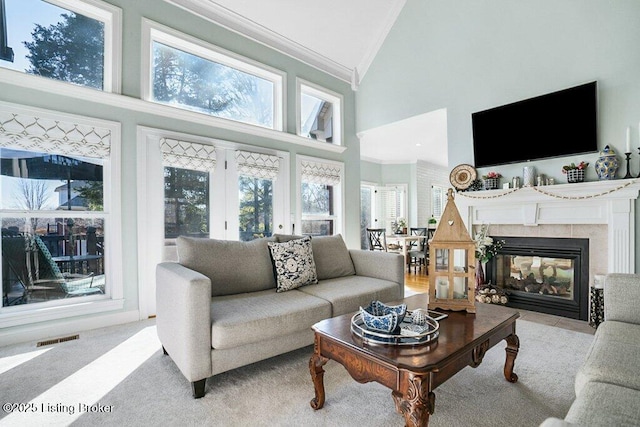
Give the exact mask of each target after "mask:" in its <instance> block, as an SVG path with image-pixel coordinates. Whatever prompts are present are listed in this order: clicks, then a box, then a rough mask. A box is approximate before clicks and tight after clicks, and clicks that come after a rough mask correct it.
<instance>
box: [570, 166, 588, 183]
mask: <svg viewBox="0 0 640 427" xmlns="http://www.w3.org/2000/svg"><path fill="white" fill-rule="evenodd" d="M583 181H584V169H571V170H568V171H567V182H583Z"/></svg>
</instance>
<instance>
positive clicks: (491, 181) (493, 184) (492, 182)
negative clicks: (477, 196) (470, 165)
mask: <svg viewBox="0 0 640 427" xmlns="http://www.w3.org/2000/svg"><path fill="white" fill-rule="evenodd" d="M498 181H499V178H485V179H484V189H485V190H495V189H496V188H498Z"/></svg>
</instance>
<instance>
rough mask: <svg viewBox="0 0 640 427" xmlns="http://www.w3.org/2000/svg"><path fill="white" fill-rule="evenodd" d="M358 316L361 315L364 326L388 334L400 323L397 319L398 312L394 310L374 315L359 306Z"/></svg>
mask: <svg viewBox="0 0 640 427" xmlns="http://www.w3.org/2000/svg"><path fill="white" fill-rule="evenodd" d="M360 316H362V321H363V322H364V324H365V326H366V327H367V328H368V329H370V330H372V331H378V332H385V333H387V334H389V333H391V332H392V331H394V330H395V329H396V328H397V327H398V325H399V324H400V322H399V321H398V313H396V312H395V311H390V312H389V313H388V314H383V315H382V316H376V315H375V314H371V313H369V312H368V311H367V310H365V309H364V308H362V307H360Z"/></svg>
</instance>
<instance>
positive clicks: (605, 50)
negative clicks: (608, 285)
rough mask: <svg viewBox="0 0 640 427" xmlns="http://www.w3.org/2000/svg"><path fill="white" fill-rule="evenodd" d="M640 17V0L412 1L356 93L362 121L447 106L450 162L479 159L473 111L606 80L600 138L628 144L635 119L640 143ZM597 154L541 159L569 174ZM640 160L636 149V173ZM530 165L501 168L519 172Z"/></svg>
mask: <svg viewBox="0 0 640 427" xmlns="http://www.w3.org/2000/svg"><path fill="white" fill-rule="evenodd" d="M639 23H640V1H638V0H562V1H557V0H520V1H512V0H456V1H449V0H429V1H421V0H408V1H407V3H406V5H405V6H404V9H403V10H402V13H401V14H400V16H399V17H398V20H397V21H396V24H395V25H394V27H393V28H392V30H391V32H390V33H389V35H388V37H387V39H386V40H385V42H384V44H383V46H382V48H381V49H380V51H379V53H378V55H377V56H376V58H375V60H374V61H373V63H372V65H371V67H370V68H369V70H368V72H367V73H366V75H365V76H364V78H363V81H362V84H361V86H360V87H359V89H358V92H357V94H356V103H357V106H358V109H357V123H358V129H357V130H358V132H361V131H365V130H368V129H371V128H375V127H378V126H381V125H385V124H388V123H392V122H395V121H398V120H402V119H406V118H408V117H412V116H415V115H418V114H423V113H426V112H429V111H433V110H436V109H439V108H446V109H447V114H448V117H447V134H448V155H449V167H450V168H452V167H453V166H455V165H457V164H460V163H470V164H473V163H474V159H473V142H472V132H471V113H473V112H475V111H480V110H484V109H487V108H491V107H494V106H498V105H502V104H506V103H510V102H514V101H518V100H521V99H525V98H529V97H532V96H536V95H541V94H544V93H548V92H553V91H556V90H559V89H563V88H567V87H571V86H575V85H578V84H582V83H586V82H589V81H594V80H596V81H597V82H598V122H599V123H598V141H599V143H598V144H599V147H600V148H601V149H602V148H604V146H605V145H610V146H612V147H613V148H614V149H615V150H616V151H617V152H618V153H622V152H623V151H624V149H625V141H626V128H627V126H632V129H633V132H632V139H631V141H632V146H633V147H640V139H639V136H638V122H639V121H640V72H639V70H640V49H639V48H638V41H639V40H640V25H639ZM522 131H523V132H526V129H523V130H522ZM500 149H507V150H508V149H513V150H517V149H518V135H517V134H516V135H514V136H513V146H511V147H496V150H500ZM597 157H598V154H597V153H593V154H589V155H582V156H572V157H568V158H560V159H551V160H545V161H534V162H531V165H532V166H535V167H536V168H537V170H538V172H539V173H543V174H545V175H547V176H550V177H553V178H555V179H556V182H566V178H565V176H564V175H562V173H561V167H562V165H563V164H567V163H570V162H576V163H577V162H579V161H581V160H585V161H588V162H590V163H591V165H593V164H594V162H595V160H596V159H597ZM622 158H623V155H622V154H619V159H620V160H622ZM638 162H639V161H638V154H637V151H636V150H635V149H634V155H633V157H632V161H631V172H632V173H633V174H634V175H637V174H638V172H640V169H639V163H638ZM523 165H524V164H522V163H520V164H514V165H505V166H499V167H495V168H491V169H493V170H497V171H499V172H501V173H502V175H504V176H505V177H506V178H507V179H509V180H510V178H511V177H512V176H522V167H523ZM488 170H489V169H481V170H479V174H483V173H486V172H488ZM624 173H625V169H624V167H621V170H619V171H618V176H622V175H624ZM586 179H587V180H597V175H596V173H595V170H594V169H593V168H589V170H588V172H587V176H586ZM639 203H640V202H639ZM638 209H639V206H638V203H637V206H636V210H638ZM639 225H640V224H638V223H636V230H640V226H639ZM638 240H639V239H638V234H637V233H636V247H638ZM638 252H640V251H636V253H638ZM636 265H638V261H636Z"/></svg>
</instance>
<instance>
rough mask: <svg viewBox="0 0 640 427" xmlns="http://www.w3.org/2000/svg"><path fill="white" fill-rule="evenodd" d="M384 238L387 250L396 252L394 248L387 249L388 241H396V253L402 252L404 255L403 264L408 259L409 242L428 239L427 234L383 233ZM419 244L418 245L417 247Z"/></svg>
mask: <svg viewBox="0 0 640 427" xmlns="http://www.w3.org/2000/svg"><path fill="white" fill-rule="evenodd" d="M385 239H386V240H387V252H396V251H395V250H390V249H389V243H390V242H391V243H394V242H395V243H397V245H398V246H399V249H398V250H397V252H398V253H402V255H403V256H404V263H405V265H406V264H407V263H408V261H409V243H410V242H420V240H422V239H429V235H428V234H427V235H422V236H418V235H412V234H387V235H385ZM419 246H420V245H418V247H419Z"/></svg>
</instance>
